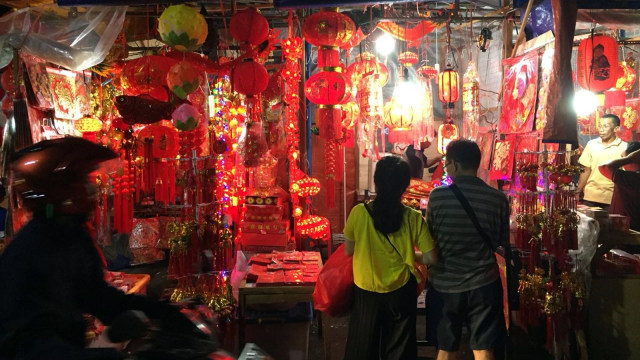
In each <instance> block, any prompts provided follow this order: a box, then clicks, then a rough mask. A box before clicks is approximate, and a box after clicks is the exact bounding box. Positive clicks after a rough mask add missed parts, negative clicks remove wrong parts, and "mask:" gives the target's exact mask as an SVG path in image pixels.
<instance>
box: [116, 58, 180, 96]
mask: <svg viewBox="0 0 640 360" xmlns="http://www.w3.org/2000/svg"><path fill="white" fill-rule="evenodd" d="M177 62H178V61H177V60H175V59H172V58H168V57H166V56H157V55H151V56H143V57H141V58H138V59H135V60H131V61H127V62H126V63H125V64H124V66H123V69H122V73H121V75H120V76H121V79H120V80H121V84H122V91H123V92H124V94H125V95H139V94H152V93H154V92H159V91H162V92H165V91H164V86H165V85H166V83H167V73H168V72H169V69H171V67H172V66H173V65H175V64H176V63H177ZM165 93H166V92H165ZM165 95H166V94H165ZM158 100H163V101H166V99H158Z"/></svg>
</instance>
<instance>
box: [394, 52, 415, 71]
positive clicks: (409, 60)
mask: <svg viewBox="0 0 640 360" xmlns="http://www.w3.org/2000/svg"><path fill="white" fill-rule="evenodd" d="M398 62H399V63H400V64H401V65H402V66H404V67H411V66H413V64H415V63H417V62H418V54H416V53H414V52H411V51H405V52H403V53H402V54H400V55H398Z"/></svg>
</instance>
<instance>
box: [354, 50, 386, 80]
mask: <svg viewBox="0 0 640 360" xmlns="http://www.w3.org/2000/svg"><path fill="white" fill-rule="evenodd" d="M347 73H348V74H349V76H350V77H351V81H353V83H354V85H356V86H357V85H358V84H359V83H360V81H361V80H363V79H364V78H365V77H368V76H376V77H377V83H378V85H379V86H384V85H386V83H387V82H388V81H389V69H388V68H387V66H386V65H385V64H383V63H381V62H378V60H377V59H376V57H375V56H374V55H373V54H370V53H362V54H361V55H360V57H359V60H357V61H356V62H354V63H353V64H351V65H349V69H348V70H347Z"/></svg>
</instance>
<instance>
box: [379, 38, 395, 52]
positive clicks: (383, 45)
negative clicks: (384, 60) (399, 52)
mask: <svg viewBox="0 0 640 360" xmlns="http://www.w3.org/2000/svg"><path fill="white" fill-rule="evenodd" d="M395 49H396V40H395V39H394V38H393V37H391V35H389V34H383V35H382V36H380V37H378V39H377V40H376V52H378V54H380V55H382V56H387V55H389V54H390V53H391V52H392V51H393V50H395Z"/></svg>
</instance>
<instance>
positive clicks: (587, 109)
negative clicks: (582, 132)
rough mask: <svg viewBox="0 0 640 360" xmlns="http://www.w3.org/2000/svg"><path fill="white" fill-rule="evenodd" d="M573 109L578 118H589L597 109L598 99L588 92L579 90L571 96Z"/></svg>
mask: <svg viewBox="0 0 640 360" xmlns="http://www.w3.org/2000/svg"><path fill="white" fill-rule="evenodd" d="M573 108H574V109H575V110H576V114H577V115H578V116H589V115H590V114H592V113H593V112H594V111H596V110H597V109H598V97H597V96H596V94H594V93H592V92H591V91H589V90H584V89H583V90H580V91H578V92H576V93H575V95H574V96H573Z"/></svg>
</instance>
